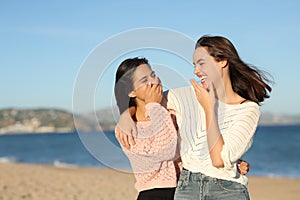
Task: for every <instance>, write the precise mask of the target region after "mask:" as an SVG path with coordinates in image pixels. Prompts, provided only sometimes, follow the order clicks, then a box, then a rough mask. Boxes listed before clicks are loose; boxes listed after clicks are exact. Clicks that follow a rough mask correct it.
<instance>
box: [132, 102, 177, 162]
mask: <svg viewBox="0 0 300 200" xmlns="http://www.w3.org/2000/svg"><path fill="white" fill-rule="evenodd" d="M146 117H148V118H149V120H150V121H149V123H147V124H145V125H141V126H140V127H138V137H137V138H136V144H135V145H133V146H132V147H131V152H132V153H135V154H136V156H140V157H147V158H150V159H151V160H152V161H154V162H161V161H165V160H173V159H174V158H175V156H176V147H177V131H176V129H175V126H174V124H173V121H172V118H171V115H170V113H169V112H168V111H167V110H166V109H165V108H164V107H163V106H161V105H160V104H159V103H148V104H147V105H146ZM141 160H143V159H142V158H141Z"/></svg>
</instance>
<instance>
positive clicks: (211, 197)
mask: <svg viewBox="0 0 300 200" xmlns="http://www.w3.org/2000/svg"><path fill="white" fill-rule="evenodd" d="M217 199H222V200H224V199H228V200H249V199H250V197H249V194H248V189H247V187H246V186H245V185H242V184H240V183H237V182H233V181H227V180H223V179H217V178H212V177H209V176H206V175H204V174H202V173H192V172H190V171H188V170H186V169H183V170H182V172H181V174H180V178H179V180H178V184H177V188H176V191H175V196H174V200H217Z"/></svg>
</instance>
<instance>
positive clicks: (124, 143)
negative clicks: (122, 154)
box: [121, 134, 130, 149]
mask: <svg viewBox="0 0 300 200" xmlns="http://www.w3.org/2000/svg"><path fill="white" fill-rule="evenodd" d="M121 141H122V146H123V147H125V148H126V149H129V148H130V145H129V142H128V135H127V134H122V135H121Z"/></svg>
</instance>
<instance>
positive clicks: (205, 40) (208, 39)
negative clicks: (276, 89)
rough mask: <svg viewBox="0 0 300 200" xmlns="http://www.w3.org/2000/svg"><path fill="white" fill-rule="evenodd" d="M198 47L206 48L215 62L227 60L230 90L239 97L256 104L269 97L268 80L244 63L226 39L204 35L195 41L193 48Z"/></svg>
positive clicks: (258, 71) (254, 68)
mask: <svg viewBox="0 0 300 200" xmlns="http://www.w3.org/2000/svg"><path fill="white" fill-rule="evenodd" d="M198 47H206V50H207V52H208V53H209V54H210V56H212V57H214V59H215V60H216V61H221V60H224V59H226V60H227V65H228V67H229V74H230V80H231V83H232V89H233V91H234V92H236V93H238V94H239V95H240V96H241V97H243V98H245V99H248V100H251V101H254V102H256V103H257V104H260V102H263V101H264V99H265V98H269V97H270V96H269V94H268V93H269V92H271V91H272V88H271V87H270V86H269V85H268V84H267V82H271V81H270V79H268V78H267V77H266V76H265V74H264V72H263V71H261V70H259V69H257V68H256V67H255V66H252V65H251V66H250V65H248V64H246V63H244V62H243V61H242V60H241V58H240V57H239V55H238V52H237V50H236V49H235V47H234V46H233V44H232V43H231V42H230V41H229V40H228V39H226V38H224V37H222V36H208V35H205V36H202V37H201V38H200V39H199V40H198V41H197V43H196V46H195V48H198Z"/></svg>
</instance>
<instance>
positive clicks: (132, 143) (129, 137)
mask: <svg viewBox="0 0 300 200" xmlns="http://www.w3.org/2000/svg"><path fill="white" fill-rule="evenodd" d="M128 142H129V144H130V145H135V140H134V138H133V136H132V135H128Z"/></svg>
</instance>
